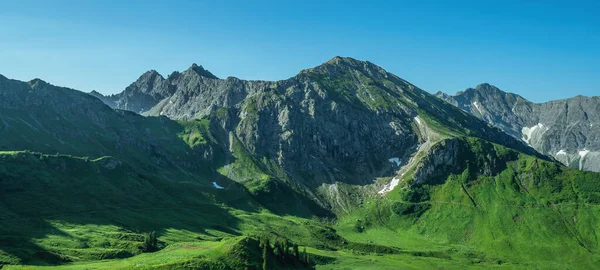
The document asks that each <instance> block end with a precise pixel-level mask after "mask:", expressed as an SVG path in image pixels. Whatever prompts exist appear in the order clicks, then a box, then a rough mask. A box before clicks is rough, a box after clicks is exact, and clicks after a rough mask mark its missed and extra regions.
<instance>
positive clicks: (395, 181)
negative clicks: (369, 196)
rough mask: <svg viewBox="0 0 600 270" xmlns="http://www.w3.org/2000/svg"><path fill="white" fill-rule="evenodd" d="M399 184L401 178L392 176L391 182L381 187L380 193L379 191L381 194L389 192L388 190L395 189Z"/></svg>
mask: <svg viewBox="0 0 600 270" xmlns="http://www.w3.org/2000/svg"><path fill="white" fill-rule="evenodd" d="M398 184H400V179H399V178H396V177H394V178H392V181H390V183H389V184H387V185H385V186H383V189H381V190H380V191H379V192H378V193H379V194H381V195H383V194H386V193H388V192H390V191H392V190H394V188H395V187H396V186H397V185H398Z"/></svg>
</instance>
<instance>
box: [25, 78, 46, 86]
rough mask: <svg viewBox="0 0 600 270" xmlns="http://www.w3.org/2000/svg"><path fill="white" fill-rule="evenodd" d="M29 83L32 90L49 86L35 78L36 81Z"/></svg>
mask: <svg viewBox="0 0 600 270" xmlns="http://www.w3.org/2000/svg"><path fill="white" fill-rule="evenodd" d="M28 83H29V85H30V86H31V88H36V87H42V86H44V85H47V84H48V83H47V82H46V81H44V80H42V79H39V78H35V79H33V80H31V81H29V82H28Z"/></svg>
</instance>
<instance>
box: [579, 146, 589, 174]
mask: <svg viewBox="0 0 600 270" xmlns="http://www.w3.org/2000/svg"><path fill="white" fill-rule="evenodd" d="M589 152H590V150H587V149H585V148H584V149H583V150H581V151H579V156H580V157H581V158H580V159H579V169H580V170H583V158H584V157H585V156H586V155H587V154H588V153H589Z"/></svg>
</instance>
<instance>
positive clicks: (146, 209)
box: [0, 153, 258, 265]
mask: <svg viewBox="0 0 600 270" xmlns="http://www.w3.org/2000/svg"><path fill="white" fill-rule="evenodd" d="M33 155H34V154H27V153H23V154H18V155H15V156H12V157H0V224H1V225H0V264H7V263H11V264H15V263H25V264H34V265H45V264H59V263H63V262H67V261H69V260H71V259H82V260H86V259H88V260H89V259H109V258H124V257H129V256H132V255H134V254H137V253H139V249H138V247H139V245H140V244H141V243H142V242H143V234H144V233H149V232H152V231H155V232H156V234H157V236H158V237H161V236H166V237H176V238H177V239H178V240H179V241H197V240H199V239H215V240H216V239H219V238H221V237H223V236H226V235H240V234H241V232H240V227H239V223H240V222H241V221H240V219H239V218H237V217H236V216H234V215H233V214H232V213H230V212H229V210H228V207H235V208H236V209H240V210H242V211H250V212H252V211H257V210H258V208H257V204H256V203H255V202H253V200H252V198H251V197H250V196H249V195H248V194H247V192H246V191H245V190H244V189H243V188H242V187H239V185H237V184H232V185H229V186H228V187H227V188H226V189H224V190H218V189H216V188H215V187H214V186H213V185H212V183H210V182H206V181H200V179H190V180H187V181H186V180H183V179H181V180H179V181H172V180H169V179H165V178H162V177H160V176H157V175H154V174H142V173H136V172H135V171H134V170H131V168H128V167H126V166H121V167H118V168H112V169H106V168H104V167H103V166H102V165H101V164H100V163H99V162H87V161H84V160H81V159H73V158H68V157H60V156H59V157H47V158H42V159H40V158H39V155H37V156H33ZM32 156H33V158H32ZM217 181H219V182H220V183H221V184H222V185H225V184H224V182H225V181H226V179H223V178H220V179H219V180H217ZM201 235H204V236H203V237H200V238H198V237H199V236H201Z"/></svg>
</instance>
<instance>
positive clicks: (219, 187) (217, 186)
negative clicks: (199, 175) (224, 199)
mask: <svg viewBox="0 0 600 270" xmlns="http://www.w3.org/2000/svg"><path fill="white" fill-rule="evenodd" d="M213 186H214V187H215V188H216V189H224V187H222V186H219V184H217V182H215V181H213Z"/></svg>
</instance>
